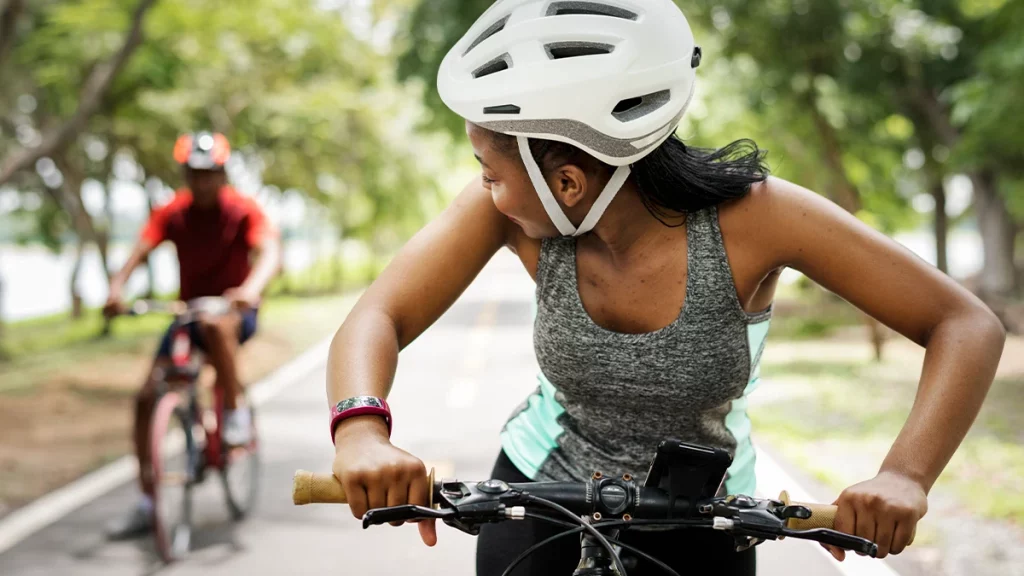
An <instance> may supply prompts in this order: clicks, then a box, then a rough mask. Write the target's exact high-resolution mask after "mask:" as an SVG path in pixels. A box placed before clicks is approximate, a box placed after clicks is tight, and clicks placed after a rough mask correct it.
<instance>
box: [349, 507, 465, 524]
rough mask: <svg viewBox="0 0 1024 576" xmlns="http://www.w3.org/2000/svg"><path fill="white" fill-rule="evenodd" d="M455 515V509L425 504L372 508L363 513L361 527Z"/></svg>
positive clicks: (441, 518) (447, 517)
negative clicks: (435, 507)
mask: <svg viewBox="0 0 1024 576" xmlns="http://www.w3.org/2000/svg"><path fill="white" fill-rule="evenodd" d="M454 516H455V511H454V510H452V509H450V508H440V509H437V510H435V509H433V508H427V507H425V506H413V505H411V504H407V505H405V506H392V507H391V508H376V509H374V510H368V511H367V512H366V514H364V515H363V529H364V530H365V529H366V528H369V527H370V526H380V525H381V524H390V523H392V522H409V521H411V520H426V519H428V518H437V519H440V520H447V519H449V518H453V517H454Z"/></svg>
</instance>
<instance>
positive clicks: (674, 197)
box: [495, 134, 769, 226]
mask: <svg viewBox="0 0 1024 576" xmlns="http://www.w3.org/2000/svg"><path fill="white" fill-rule="evenodd" d="M495 138H496V139H497V144H498V146H499V148H500V149H502V150H503V151H505V152H506V153H509V154H517V155H518V152H517V150H518V149H517V147H516V141H515V138H513V137H511V136H505V135H502V134H495ZM530 152H532V153H533V158H534V160H536V161H537V165H538V166H540V168H541V170H542V171H543V172H544V174H545V175H547V174H550V173H551V172H552V171H553V170H556V169H557V168H558V167H560V166H565V165H566V164H572V165H575V166H579V167H580V169H582V170H583V171H584V172H586V173H588V174H597V175H599V176H601V177H602V178H605V179H607V178H610V177H611V175H612V172H613V171H614V168H613V167H612V166H609V165H608V164H605V163H604V162H601V161H600V160H598V159H596V158H594V157H593V156H591V155H590V154H587V153H586V152H584V151H583V150H581V149H579V148H577V147H575V146H573V145H571V144H565V143H563V142H556V141H553V140H538V139H535V138H531V139H530ZM765 155H766V152H765V151H763V150H761V149H760V148H758V147H757V144H755V143H754V142H753V141H752V140H747V139H744V140H737V141H736V142H733V143H732V144H729V145H728V146H725V147H724V148H718V149H713V148H695V147H693V146H687V145H686V144H685V143H683V141H682V140H680V139H679V138H678V137H677V136H675V135H673V136H672V137H670V138H669V139H668V140H666V141H665V142H664V143H663V144H662V145H661V146H659V147H658V148H657V149H656V150H654V152H651V153H650V154H649V155H647V156H646V157H644V158H643V159H641V160H638V161H637V162H635V163H634V164H633V166H632V169H633V177H634V178H636V181H637V184H638V185H639V188H640V198H641V200H642V201H643V203H644V205H645V206H647V210H648V211H649V212H650V213H651V214H652V215H653V216H654V217H655V218H657V219H658V220H660V221H661V222H662V223H663V224H665V225H666V226H673V225H678V224H670V223H669V222H667V221H666V220H669V219H677V218H678V217H679V216H681V215H683V214H686V213H687V212H696V211H699V210H702V209H704V208H707V207H709V206H717V205H718V204H721V203H722V202H725V201H727V200H733V199H736V198H742V197H744V196H746V195H747V193H748V192H750V187H751V185H753V184H756V183H758V182H763V181H764V180H765V179H766V178H768V174H769V169H768V165H767V164H766V163H765Z"/></svg>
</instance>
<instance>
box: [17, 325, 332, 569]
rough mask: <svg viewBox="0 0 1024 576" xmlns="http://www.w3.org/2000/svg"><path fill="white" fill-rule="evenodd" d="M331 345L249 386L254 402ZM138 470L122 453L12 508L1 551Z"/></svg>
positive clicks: (295, 376) (301, 372)
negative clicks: (60, 486) (48, 491)
mask: <svg viewBox="0 0 1024 576" xmlns="http://www.w3.org/2000/svg"><path fill="white" fill-rule="evenodd" d="M330 345H331V339H330V338H327V339H326V340H324V341H322V342H320V343H319V344H317V345H315V346H313V347H312V348H310V349H309V350H307V351H305V352H303V353H302V354H301V355H300V356H299V357H298V358H295V359H294V360H292V361H290V362H288V363H287V364H285V365H284V366H282V367H280V368H278V369H277V370H275V371H274V372H273V373H272V374H270V375H269V376H267V377H266V378H264V379H263V380H260V381H259V382H257V383H255V384H253V385H251V386H250V387H249V391H250V399H251V401H252V403H253V405H255V406H259V405H261V404H264V403H265V402H267V401H269V400H270V399H271V398H273V397H274V396H276V395H277V394H279V393H280V392H281V391H283V390H284V389H285V388H287V387H288V386H289V385H291V384H295V383H297V382H298V381H299V379H300V378H302V377H303V376H307V375H308V374H309V373H310V372H312V371H313V370H314V369H315V368H317V366H318V365H319V364H321V363H323V362H324V361H325V360H326V358H327V350H328V349H329V348H330ZM138 473H139V465H138V462H137V461H136V460H135V456H131V455H129V456H122V457H121V458H119V459H117V460H115V461H114V462H111V463H110V464H107V465H106V466H104V467H102V468H100V469H99V470H95V471H93V472H90V473H89V474H87V475H85V476H83V477H82V478H79V479H78V480H75V481H74V482H72V483H70V484H68V485H67V486H64V487H62V488H58V489H57V490H54V491H53V492H50V493H49V494H47V495H45V496H43V497H41V498H39V499H38V500H36V501H34V502H32V503H31V504H28V505H26V506H25V507H23V508H20V509H18V510H15V511H14V512H12V513H11V514H9V515H8V516H7V517H6V518H4V519H3V520H0V554H3V553H4V552H6V551H7V550H9V549H11V548H12V547H14V546H15V545H17V544H18V543H19V542H21V541H22V540H24V539H25V538H27V537H29V536H31V535H32V534H35V533H36V532H38V531H39V530H42V529H43V528H46V527H47V526H49V525H50V524H53V523H54V522H56V521H57V520H60V519H61V518H63V517H64V516H66V515H68V514H70V513H71V512H74V511H75V510H77V509H79V508H81V507H82V506H84V505H85V504H88V503H89V502H91V501H93V500H95V499H96V498H99V497H100V496H102V495H104V494H106V493H107V492H110V491H111V490H113V489H114V488H117V487H118V486H120V485H122V484H125V483H127V482H130V481H132V480H133V479H134V478H135V477H136V476H138Z"/></svg>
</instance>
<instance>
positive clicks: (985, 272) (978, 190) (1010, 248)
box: [971, 170, 1017, 301]
mask: <svg viewBox="0 0 1024 576" xmlns="http://www.w3.org/2000/svg"><path fill="white" fill-rule="evenodd" d="M971 180H972V181H973V182H974V207H975V212H976V213H977V218H978V230H979V232H980V233H981V243H982V247H983V248H984V251H985V260H984V264H983V266H982V270H981V279H980V283H979V287H978V290H979V292H980V295H981V296H982V298H984V299H986V300H987V301H992V300H997V301H998V300H1002V299H1005V298H1008V297H1010V296H1012V295H1013V293H1014V291H1015V290H1016V287H1017V278H1016V270H1015V268H1014V232H1015V230H1014V225H1013V220H1012V218H1011V217H1010V213H1009V211H1008V210H1007V208H1006V201H1005V200H1004V199H1003V198H1002V196H1000V195H999V191H998V189H997V182H996V178H995V175H994V174H993V173H992V172H991V171H990V170H982V171H980V172H977V173H975V174H972V175H971Z"/></svg>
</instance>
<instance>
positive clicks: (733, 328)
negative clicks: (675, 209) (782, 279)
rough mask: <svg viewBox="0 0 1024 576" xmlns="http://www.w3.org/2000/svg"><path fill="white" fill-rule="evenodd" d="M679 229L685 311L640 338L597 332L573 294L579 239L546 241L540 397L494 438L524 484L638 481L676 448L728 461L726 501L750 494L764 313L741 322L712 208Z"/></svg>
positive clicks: (539, 322) (539, 324) (537, 327)
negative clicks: (671, 441)
mask: <svg viewBox="0 0 1024 576" xmlns="http://www.w3.org/2000/svg"><path fill="white" fill-rule="evenodd" d="M686 226H687V239H688V247H687V281H686V294H685V300H684V304H683V309H682V311H681V312H680V314H679V317H678V318H677V319H676V320H675V321H674V322H673V323H672V324H670V325H668V326H666V327H665V328H662V329H660V330H657V331H654V332H649V333H644V334H624V333H619V332H613V331H610V330H607V329H605V328H602V327H600V326H598V325H597V324H596V323H595V322H594V321H593V319H591V317H590V315H589V314H588V313H587V312H586V310H585V309H584V307H583V302H582V300H581V299H580V295H579V291H578V289H577V282H576V241H575V239H573V238H557V239H549V240H544V241H543V243H542V246H541V252H540V260H539V263H538V265H537V294H536V304H537V313H536V319H535V323H534V347H535V350H536V353H537V360H538V363H539V365H540V368H541V374H540V375H539V377H538V380H539V383H540V386H539V387H538V389H537V391H536V392H535V393H534V394H532V395H531V396H530V397H529V398H527V400H526V402H524V403H523V404H522V405H521V406H520V407H519V409H517V410H516V412H515V413H514V414H513V416H512V417H511V418H510V419H509V421H508V422H507V423H506V425H505V428H504V429H503V431H502V435H501V437H502V446H503V449H504V450H505V452H506V454H507V455H508V456H509V458H510V459H511V460H512V462H513V463H515V464H516V466H517V467H519V469H520V470H521V471H522V472H523V473H524V474H526V475H527V476H529V477H530V478H532V479H534V480H576V481H579V480H583V479H586V478H589V477H590V476H591V474H592V473H593V472H594V471H601V472H603V473H605V474H614V475H620V474H622V473H625V472H630V473H632V474H634V475H635V476H638V478H639V479H640V480H643V479H644V478H645V476H646V473H647V468H648V466H649V465H650V460H651V457H652V455H653V454H654V450H655V448H656V447H657V445H658V442H660V441H661V440H663V439H666V438H676V439H679V440H683V441H686V442H692V443H696V444H701V445H705V446H713V447H717V448H722V449H725V450H727V451H729V452H730V453H731V454H733V457H734V460H733V466H732V468H730V470H729V476H728V479H727V481H726V489H727V490H729V492H730V493H734V494H735V493H747V494H752V493H753V491H754V488H755V485H754V451H753V447H752V445H751V443H750V420H749V418H748V417H747V414H746V407H747V395H749V394H750V392H752V391H753V389H754V388H755V387H756V385H757V382H758V373H759V370H758V364H759V361H760V355H761V351H762V349H763V346H764V340H765V337H766V335H767V332H768V323H769V320H770V316H771V310H770V309H769V310H766V311H764V312H762V313H758V314H748V313H747V312H745V311H744V310H743V307H742V306H741V304H740V302H739V298H738V296H737V293H736V287H735V285H734V284H733V280H732V272H731V270H730V268H729V261H728V259H727V258H726V253H725V247H724V245H723V243H722V234H721V230H720V228H719V225H718V211H717V209H716V208H709V209H706V210H702V211H700V212H695V213H691V214H689V215H688V217H687V221H686Z"/></svg>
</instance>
